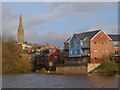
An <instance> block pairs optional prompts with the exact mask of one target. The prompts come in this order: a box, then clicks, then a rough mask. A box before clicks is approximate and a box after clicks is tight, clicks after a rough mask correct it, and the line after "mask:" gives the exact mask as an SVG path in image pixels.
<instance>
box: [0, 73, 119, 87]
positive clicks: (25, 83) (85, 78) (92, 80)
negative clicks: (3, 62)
mask: <svg viewBox="0 0 120 90" xmlns="http://www.w3.org/2000/svg"><path fill="white" fill-rule="evenodd" d="M2 87H3V88H117V87H118V77H117V76H101V75H96V74H93V75H50V74H40V73H33V74H17V75H15V74H12V75H11V74H10V75H3V76H2Z"/></svg>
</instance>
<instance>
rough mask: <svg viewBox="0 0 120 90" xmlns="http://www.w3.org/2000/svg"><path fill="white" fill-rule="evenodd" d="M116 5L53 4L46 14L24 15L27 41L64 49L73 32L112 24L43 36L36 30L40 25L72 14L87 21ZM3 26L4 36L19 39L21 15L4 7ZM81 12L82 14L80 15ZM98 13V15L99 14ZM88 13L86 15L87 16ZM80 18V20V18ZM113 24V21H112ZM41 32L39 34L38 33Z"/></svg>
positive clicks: (55, 32) (108, 30)
mask: <svg viewBox="0 0 120 90" xmlns="http://www.w3.org/2000/svg"><path fill="white" fill-rule="evenodd" d="M115 5H116V3H64V2H63V3H51V6H52V7H51V9H50V10H49V11H48V12H45V13H40V12H38V13H34V14H33V13H32V12H31V15H30V16H26V15H24V14H23V24H24V25H23V26H24V30H25V40H26V41H28V42H31V43H40V44H45V43H49V44H52V45H56V46H60V47H63V42H64V41H65V40H66V39H68V38H69V37H70V36H71V35H72V34H71V33H73V32H79V31H80V32H82V31H87V30H89V29H96V28H101V27H100V26H99V25H101V24H104V25H108V24H110V22H106V21H105V22H99V23H96V24H95V25H93V24H91V25H86V27H83V28H79V29H78V30H73V32H71V31H70V32H69V31H67V32H64V31H58V30H52V31H47V32H45V33H44V34H42V33H41V32H43V31H42V29H41V30H39V28H37V29H36V26H39V25H40V24H42V23H44V22H48V21H50V20H54V19H57V18H60V17H63V16H67V15H70V14H73V13H74V14H76V16H79V17H81V18H82V19H85V18H87V17H94V15H97V16H98V17H99V15H102V14H103V13H102V10H103V8H104V9H110V8H113V7H114V6H115ZM2 9H3V10H2V11H3V12H2V16H3V17H2V21H3V22H2V26H3V29H2V31H3V33H2V34H3V35H6V36H7V35H9V34H12V35H14V36H15V37H16V39H17V30H18V25H19V14H18V13H16V12H14V11H13V10H12V9H10V8H9V7H7V6H5V5H3V8H2ZM78 12H80V14H78ZM97 12H98V13H97ZM85 13H86V14H85ZM79 17H78V18H79ZM111 23H112V21H111ZM115 29H116V31H115V32H117V30H118V29H117V28H116V27H112V28H111V27H110V28H109V29H106V31H107V33H108V32H111V33H114V31H113V30H115ZM38 31H39V33H38Z"/></svg>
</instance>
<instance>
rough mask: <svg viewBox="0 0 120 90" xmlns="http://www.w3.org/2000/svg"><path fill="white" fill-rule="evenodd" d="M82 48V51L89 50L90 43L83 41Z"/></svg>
mask: <svg viewBox="0 0 120 90" xmlns="http://www.w3.org/2000/svg"><path fill="white" fill-rule="evenodd" d="M82 48H83V49H85V48H86V49H87V48H88V49H89V48H90V43H89V41H83V46H82Z"/></svg>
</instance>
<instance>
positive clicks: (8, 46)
mask: <svg viewBox="0 0 120 90" xmlns="http://www.w3.org/2000/svg"><path fill="white" fill-rule="evenodd" d="M21 52H22V49H21V48H20V47H18V46H17V45H14V44H13V42H8V41H7V42H6V41H2V73H28V72H31V70H32V64H31V63H29V62H28V61H27V60H24V61H23V60H22V59H21V57H20V54H21Z"/></svg>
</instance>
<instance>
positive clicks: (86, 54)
mask: <svg viewBox="0 0 120 90" xmlns="http://www.w3.org/2000/svg"><path fill="white" fill-rule="evenodd" d="M82 56H90V50H83V53H82Z"/></svg>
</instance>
